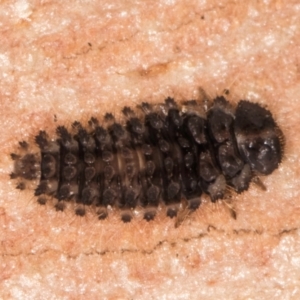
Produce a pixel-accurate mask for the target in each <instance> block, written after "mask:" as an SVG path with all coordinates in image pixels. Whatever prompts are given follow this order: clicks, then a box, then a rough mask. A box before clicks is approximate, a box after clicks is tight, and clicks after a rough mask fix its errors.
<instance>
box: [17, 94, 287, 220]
mask: <svg viewBox="0 0 300 300" xmlns="http://www.w3.org/2000/svg"><path fill="white" fill-rule="evenodd" d="M122 113H123V116H124V119H123V120H122V121H120V122H118V121H117V120H116V119H115V117H114V116H113V115H112V114H110V113H107V114H106V115H105V116H104V119H103V120H101V122H100V121H99V120H98V119H97V118H94V117H93V118H91V119H90V121H89V122H88V126H87V127H84V126H83V125H82V124H81V123H79V122H77V121H76V122H74V123H73V125H72V128H71V129H70V130H69V129H67V128H66V127H64V126H58V127H57V129H56V133H57V136H58V137H57V138H50V137H49V136H48V134H47V133H46V132H45V131H43V130H41V131H40V132H39V133H38V135H37V136H36V137H35V142H36V144H37V146H38V148H39V151H33V150H32V149H30V147H29V145H28V143H27V142H20V143H19V144H20V148H21V150H20V151H19V152H20V153H18V154H14V153H12V154H11V157H12V159H13V160H14V172H13V173H12V174H11V178H18V179H19V182H18V185H17V188H19V189H25V187H26V184H27V183H28V182H30V181H33V180H36V181H37V182H38V186H37V187H36V188H35V196H37V197H38V202H39V203H40V204H45V203H46V201H47V200H48V199H56V205H55V207H56V209H57V210H64V208H65V204H66V202H68V201H71V202H73V203H76V209H75V213H76V214H77V215H80V216H83V215H84V214H85V209H86V207H87V206H93V207H95V211H96V213H97V215H98V218H99V219H104V218H106V217H107V215H108V210H107V207H108V206H110V207H118V208H119V209H120V211H121V219H122V220H123V221H124V222H129V221H130V220H131V219H132V211H133V210H134V209H136V208H137V207H142V208H143V210H144V219H146V220H147V221H150V220H152V219H154V218H155V215H156V213H157V208H158V206H159V205H161V204H163V205H166V207H167V215H168V216H169V217H171V218H172V217H175V216H176V215H177V214H178V210H179V207H180V204H181V201H182V199H184V201H186V203H187V209H188V210H189V211H194V210H196V209H197V208H198V207H199V206H200V204H201V195H202V194H203V193H205V194H208V195H209V196H210V199H211V201H212V202H215V201H217V200H218V199H223V198H224V194H225V191H226V188H227V186H230V187H231V188H232V189H234V190H235V191H236V192H237V193H241V192H243V191H245V190H247V189H248V188H249V184H250V182H251V180H253V179H254V178H256V176H257V175H269V174H271V173H272V172H273V171H274V170H275V169H276V168H277V167H278V165H279V163H280V162H281V160H282V156H283V148H284V143H283V135H282V133H281V130H280V129H279V128H278V126H277V124H276V123H275V121H274V119H273V117H272V114H271V113H270V111H268V110H267V109H266V108H265V107H263V106H261V105H260V104H258V103H252V102H249V101H246V100H241V101H240V102H239V103H238V104H237V106H236V107H235V108H234V107H233V106H231V105H230V103H229V102H228V101H227V100H226V99H225V98H224V97H223V96H222V97H217V98H216V99H214V100H213V101H212V103H210V105H209V108H208V109H207V110H205V109H204V105H201V104H199V103H197V101H194V100H190V101H186V102H184V103H181V104H177V103H176V102H175V101H174V99H172V98H167V99H166V100H165V101H164V103H162V104H157V105H150V104H149V103H142V104H141V105H139V106H138V107H137V108H136V109H134V110H133V109H131V108H130V107H124V108H123V110H122Z"/></svg>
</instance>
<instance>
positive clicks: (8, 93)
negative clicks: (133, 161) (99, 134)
mask: <svg viewBox="0 0 300 300" xmlns="http://www.w3.org/2000/svg"><path fill="white" fill-rule="evenodd" d="M299 15H300V4H299V1H296V0H295V1H280V0H278V1H271V0H270V1H251V0H249V1H243V2H232V1H225V0H223V1H205V0H203V1H176V0H173V1H172V0H169V1H167V0H165V1H149V0H148V1H139V2H137V1H128V0H113V1H92V0H90V1H84V0H80V1H79V0H78V1H72V3H67V2H65V1H33V0H32V1H29V0H15V1H13V0H7V1H2V2H1V3H0V37H1V38H0V111H1V116H0V123H1V127H0V137H1V143H0V144H1V145H0V149H1V154H2V155H1V158H0V170H1V172H0V178H1V180H0V254H1V256H0V298H2V299H274V300H275V299H299V297H300V290H299V286H300V196H299V193H300V191H299V190H300V189H299V186H300V169H299V156H300V151H299V147H300V138H299V137H300V134H299V131H300V118H299V110H300V21H299V20H300V18H299ZM200 89H203V90H205V92H206V93H207V94H208V95H209V96H210V97H211V98H213V97H214V96H216V95H220V94H222V93H223V90H224V89H229V90H230V95H229V99H230V100H231V101H232V102H233V103H236V102H237V101H238V100H239V99H241V98H243V99H245V98H246V99H249V100H252V101H259V102H260V103H262V104H265V105H267V106H268V108H269V109H270V110H271V111H272V112H273V114H274V116H275V119H276V120H277V121H278V123H279V125H280V127H281V128H282V130H283V132H284V134H285V136H286V143H287V146H286V153H285V159H284V162H283V163H282V165H281V166H280V168H279V169H278V170H276V171H275V172H274V173H273V174H272V175H270V176H268V177H266V178H262V180H263V181H264V183H265V185H266V186H267V187H268V191H267V192H262V191H261V190H260V189H259V188H257V187H255V186H253V187H251V189H250V190H249V191H247V192H245V193H244V194H242V195H239V196H236V195H233V196H232V203H233V205H234V207H235V210H236V212H237V216H238V218H237V220H236V221H234V220H233V219H232V218H230V214H229V211H228V208H227V207H226V206H225V205H212V204H211V203H209V201H207V199H206V200H205V199H204V201H205V203H204V205H203V206H202V207H201V208H200V209H199V210H198V211H197V212H196V213H195V214H193V215H192V216H191V217H190V218H189V219H188V220H186V221H185V222H184V223H183V224H182V225H181V226H180V227H179V228H178V229H175V228H174V221H173V220H170V219H168V218H166V217H165V216H164V215H163V214H160V215H159V217H158V219H157V220H156V221H155V222H150V223H146V222H145V221H140V220H138V219H135V220H134V221H133V222H131V223H130V224H123V223H122V222H121V221H119V214H118V212H115V213H114V214H112V215H111V216H110V218H109V219H108V220H105V221H103V222H97V221H96V220H95V217H94V216H93V215H92V214H89V215H88V216H87V217H85V218H83V219H80V218H77V217H75V215H74V213H73V212H72V211H71V210H70V211H67V212H64V213H57V212H56V211H55V210H54V209H52V208H50V206H49V207H48V206H46V207H40V206H38V205H37V204H36V203H35V199H34V197H33V196H32V191H27V192H23V193H21V192H19V191H17V190H16V189H14V185H15V182H12V181H10V180H9V178H8V175H7V174H8V173H10V172H11V170H12V162H11V161H10V159H9V153H10V152H11V151H13V150H14V149H15V147H16V145H17V142H18V141H19V140H23V139H25V140H30V141H33V137H34V135H35V134H36V133H37V131H38V130H40V129H46V130H48V131H49V132H53V131H54V128H55V126H56V125H57V124H63V123H67V124H71V122H72V121H74V120H82V121H86V120H87V118H89V117H90V116H91V115H97V116H102V115H103V113H104V112H108V111H111V112H113V113H115V114H116V115H117V116H118V112H119V111H120V109H121V108H122V107H123V106H124V105H132V106H133V105H135V104H137V103H139V102H140V101H150V102H152V101H153V102H158V101H161V100H163V99H164V98H165V97H167V96H173V97H175V98H176V99H177V100H182V99H190V98H199V97H200ZM54 115H56V117H57V120H58V121H57V122H56V123H55V122H54Z"/></svg>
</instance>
